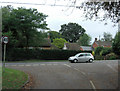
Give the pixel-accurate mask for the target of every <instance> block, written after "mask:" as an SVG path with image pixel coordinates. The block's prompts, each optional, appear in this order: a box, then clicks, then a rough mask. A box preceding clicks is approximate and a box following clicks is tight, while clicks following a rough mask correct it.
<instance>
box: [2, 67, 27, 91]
mask: <svg viewBox="0 0 120 91" xmlns="http://www.w3.org/2000/svg"><path fill="white" fill-rule="evenodd" d="M27 80H28V75H27V74H25V73H24V72H22V71H18V70H14V69H9V68H5V72H3V73H2V89H3V90H5V89H20V88H21V87H22V86H23V84H24V83H25V82H26V81H27Z"/></svg>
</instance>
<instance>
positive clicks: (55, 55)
mask: <svg viewBox="0 0 120 91" xmlns="http://www.w3.org/2000/svg"><path fill="white" fill-rule="evenodd" d="M80 52H81V51H72V50H41V49H27V50H26V49H12V50H8V51H7V55H6V60H7V61H14V60H15V61H19V60H20V61H21V60H32V59H38V60H67V59H68V58H69V57H70V56H73V55H75V54H77V53H80ZM84 52H90V53H91V51H84Z"/></svg>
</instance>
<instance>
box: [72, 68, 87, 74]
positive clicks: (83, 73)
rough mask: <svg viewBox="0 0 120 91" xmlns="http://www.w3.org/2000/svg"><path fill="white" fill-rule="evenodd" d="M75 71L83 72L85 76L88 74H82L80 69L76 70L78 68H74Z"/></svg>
mask: <svg viewBox="0 0 120 91" xmlns="http://www.w3.org/2000/svg"><path fill="white" fill-rule="evenodd" d="M74 69H75V70H77V71H79V72H81V73H82V74H83V75H86V73H85V72H82V71H81V70H79V69H76V68H74Z"/></svg>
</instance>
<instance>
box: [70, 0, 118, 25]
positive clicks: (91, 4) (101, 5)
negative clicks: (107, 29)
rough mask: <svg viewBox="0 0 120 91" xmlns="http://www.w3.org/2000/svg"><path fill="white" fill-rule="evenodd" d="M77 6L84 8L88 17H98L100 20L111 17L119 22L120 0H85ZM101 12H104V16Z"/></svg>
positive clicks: (115, 21) (114, 21) (113, 20)
mask: <svg viewBox="0 0 120 91" xmlns="http://www.w3.org/2000/svg"><path fill="white" fill-rule="evenodd" d="M72 1H73V0H72ZM76 8H79V9H84V13H83V14H84V16H85V18H86V19H95V20H96V19H98V20H100V21H106V20H108V19H110V20H111V21H112V22H113V23H117V22H118V21H119V18H118V16H119V12H120V1H118V2H114V1H113V2H112V1H108V2H104V1H103V2H101V1H100V2H98V1H93V0H88V2H84V3H82V4H81V5H80V6H77V7H76ZM101 12H104V13H103V15H102V17H101V15H100V13H101Z"/></svg>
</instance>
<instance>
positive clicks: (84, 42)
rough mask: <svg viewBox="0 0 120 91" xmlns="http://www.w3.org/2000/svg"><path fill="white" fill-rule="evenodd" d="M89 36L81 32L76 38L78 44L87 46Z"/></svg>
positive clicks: (89, 39)
mask: <svg viewBox="0 0 120 91" xmlns="http://www.w3.org/2000/svg"><path fill="white" fill-rule="evenodd" d="M90 41H91V37H90V36H89V35H88V34H86V33H85V34H83V35H82V36H80V38H79V40H78V44H79V45H81V46H88V45H89V44H90Z"/></svg>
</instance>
